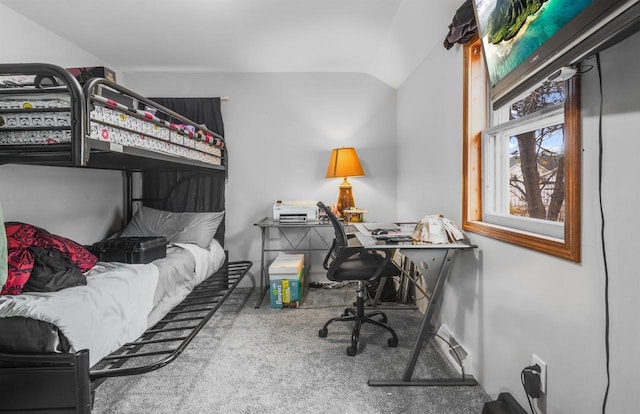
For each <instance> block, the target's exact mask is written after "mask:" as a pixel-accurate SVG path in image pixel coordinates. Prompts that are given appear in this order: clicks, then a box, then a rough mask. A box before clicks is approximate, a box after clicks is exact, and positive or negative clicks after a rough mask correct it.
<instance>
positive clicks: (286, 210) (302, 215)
mask: <svg viewBox="0 0 640 414" xmlns="http://www.w3.org/2000/svg"><path fill="white" fill-rule="evenodd" d="M273 219H274V220H277V221H280V223H306V222H307V221H312V220H318V206H317V203H316V202H315V201H282V200H276V202H275V203H273Z"/></svg>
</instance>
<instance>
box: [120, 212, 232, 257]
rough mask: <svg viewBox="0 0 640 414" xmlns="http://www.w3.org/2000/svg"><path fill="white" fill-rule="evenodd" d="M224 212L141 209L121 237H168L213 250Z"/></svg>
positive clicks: (178, 241) (176, 241) (172, 240)
mask: <svg viewBox="0 0 640 414" xmlns="http://www.w3.org/2000/svg"><path fill="white" fill-rule="evenodd" d="M223 217H224V211H220V212H212V213H190V212H187V213H175V212H172V211H164V210H156V209H153V208H149V207H140V208H139V209H138V211H137V212H136V214H135V215H134V216H133V219H131V222H130V223H129V224H128V225H127V227H125V229H124V230H123V231H122V232H121V233H120V234H119V237H145V236H164V237H166V238H167V240H169V241H170V242H171V243H193V244H196V245H198V246H200V247H202V248H205V249H207V248H209V245H210V244H211V240H213V236H215V234H216V231H217V230H218V227H219V226H220V223H221V222H222V218H223Z"/></svg>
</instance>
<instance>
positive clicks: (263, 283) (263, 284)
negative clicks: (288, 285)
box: [254, 227, 269, 309]
mask: <svg viewBox="0 0 640 414" xmlns="http://www.w3.org/2000/svg"><path fill="white" fill-rule="evenodd" d="M261 230H262V254H261V256H260V289H259V290H258V295H257V296H258V297H257V300H256V305H255V306H254V308H255V309H258V308H259V307H260V306H261V305H262V300H263V299H264V295H265V294H266V293H267V290H269V281H268V280H267V271H266V269H265V268H264V249H265V247H266V242H267V241H266V239H267V234H266V232H267V229H266V228H265V227H262V228H261Z"/></svg>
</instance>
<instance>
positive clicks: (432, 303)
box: [368, 249, 477, 387]
mask: <svg viewBox="0 0 640 414" xmlns="http://www.w3.org/2000/svg"><path fill="white" fill-rule="evenodd" d="M402 253H403V254H405V255H406V256H407V257H409V258H410V259H411V260H413V261H414V263H415V264H416V266H420V262H419V261H418V260H422V259H423V258H424V252H422V254H420V252H418V251H411V250H405V251H403V252H402ZM457 254H458V250H457V249H447V250H446V251H445V254H444V257H443V259H442V263H441V264H440V269H439V271H438V275H437V277H436V278H435V282H433V283H434V288H433V293H432V294H431V299H430V300H429V304H428V305H427V310H426V311H425V313H424V316H423V318H422V323H421V325H420V330H419V331H418V336H417V338H416V341H415V343H414V344H413V349H412V351H411V356H410V357H409V361H408V362H407V366H406V368H405V370H404V374H403V376H402V379H389V380H373V379H370V380H369V382H368V384H369V385H370V386H374V387H380V386H434V385H477V382H476V380H475V379H474V378H473V376H471V375H465V376H464V378H462V377H459V378H431V379H412V377H413V370H414V369H415V366H416V362H417V361H418V356H419V355H420V351H421V350H422V346H423V345H424V342H425V340H426V339H430V338H433V337H434V334H433V333H430V332H429V331H430V326H431V319H432V318H433V315H434V314H435V311H436V309H438V306H439V304H440V301H441V300H442V294H443V291H444V285H445V281H446V279H447V276H448V275H449V273H451V268H452V267H453V263H454V261H455V258H456V255H457ZM412 256H413V257H412Z"/></svg>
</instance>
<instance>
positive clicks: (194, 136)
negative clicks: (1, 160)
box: [0, 88, 224, 165]
mask: <svg viewBox="0 0 640 414" xmlns="http://www.w3.org/2000/svg"><path fill="white" fill-rule="evenodd" d="M89 99H91V102H92V105H91V107H92V110H91V112H90V113H89V119H90V126H89V131H87V136H88V138H91V139H94V140H98V141H105V142H109V143H111V144H114V145H116V146H117V145H122V146H127V147H136V148H142V149H145V150H148V151H154V152H159V153H165V154H169V155H172V156H177V157H181V158H186V159H190V160H197V161H201V162H205V163H207V164H212V165H221V163H222V161H221V157H222V151H221V147H222V146H223V145H224V143H223V141H221V140H220V139H218V138H217V137H214V136H212V135H211V134H209V133H205V132H204V131H202V130H199V129H198V128H197V126H195V125H185V124H181V123H177V122H171V121H169V120H165V119H162V118H168V116H166V117H164V116H162V115H156V111H155V110H154V109H151V108H146V110H140V109H135V108H129V107H127V106H125V105H122V104H121V103H118V102H116V101H114V100H112V99H107V98H105V97H103V96H99V95H92V96H91V97H90V98H89ZM12 111H15V112H12ZM70 111H71V109H70V96H69V94H68V93H67V92H66V91H60V92H54V93H51V92H49V93H23V94H21V93H20V89H19V88H18V89H16V94H15V95H13V94H9V95H7V94H3V95H0V145H51V144H61V143H70V142H71V140H72V137H71V131H70V130H69V126H70V125H71V115H70Z"/></svg>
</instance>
